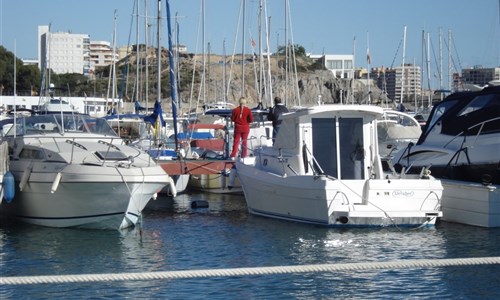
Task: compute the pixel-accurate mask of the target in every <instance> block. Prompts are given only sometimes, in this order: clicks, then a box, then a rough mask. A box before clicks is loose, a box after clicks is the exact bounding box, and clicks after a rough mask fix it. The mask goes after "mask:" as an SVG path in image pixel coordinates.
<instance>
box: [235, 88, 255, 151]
mask: <svg viewBox="0 0 500 300" xmlns="http://www.w3.org/2000/svg"><path fill="white" fill-rule="evenodd" d="M246 104H247V99H246V98H245V97H241V98H240V106H238V107H236V108H235V109H233V111H232V113H231V121H233V123H234V140H233V151H232V152H231V159H233V160H234V159H235V157H236V155H237V154H238V147H239V145H240V141H241V157H242V158H243V157H246V156H247V153H248V151H247V139H248V134H249V133H250V123H252V122H253V115H252V111H251V110H250V108H248V107H247V106H245V105H246Z"/></svg>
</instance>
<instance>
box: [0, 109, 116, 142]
mask: <svg viewBox="0 0 500 300" xmlns="http://www.w3.org/2000/svg"><path fill="white" fill-rule="evenodd" d="M54 132H57V133H62V134H64V133H69V132H74V133H94V134H102V135H107V136H113V137H114V136H117V135H116V133H115V131H113V129H112V128H111V126H109V124H108V122H107V121H106V120H104V119H102V118H91V117H89V116H87V115H79V114H64V115H61V114H47V115H39V116H31V117H24V118H19V119H17V122H16V125H15V126H12V127H11V128H10V130H9V131H8V132H7V133H6V134H5V136H14V135H26V134H47V133H54Z"/></svg>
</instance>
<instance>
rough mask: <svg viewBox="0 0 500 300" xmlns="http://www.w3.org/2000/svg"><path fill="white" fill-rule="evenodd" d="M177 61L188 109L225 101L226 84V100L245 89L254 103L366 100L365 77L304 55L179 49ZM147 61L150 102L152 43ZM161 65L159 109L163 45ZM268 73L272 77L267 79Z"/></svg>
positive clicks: (165, 85)
mask: <svg viewBox="0 0 500 300" xmlns="http://www.w3.org/2000/svg"><path fill="white" fill-rule="evenodd" d="M177 61H178V67H177V70H178V71H177V77H178V85H179V86H180V91H181V93H180V99H181V101H182V111H181V112H186V111H188V110H190V111H193V110H195V109H196V108H197V107H198V108H199V107H201V106H202V105H203V104H209V103H214V102H220V101H224V90H227V98H226V99H227V101H228V102H230V103H233V104H236V103H237V102H238V99H239V98H240V97H241V96H242V95H244V96H246V97H248V98H249V100H250V101H249V106H251V107H252V106H257V104H258V102H259V99H260V100H261V101H262V103H263V105H264V107H267V106H270V105H272V101H271V93H272V96H273V97H274V96H280V97H281V98H282V99H284V100H285V101H286V104H287V106H289V107H293V106H311V105H314V104H316V103H318V102H319V101H321V102H322V103H366V102H367V100H368V93H369V92H368V87H367V85H366V80H348V79H338V78H335V77H334V76H333V74H332V73H331V72H330V71H328V70H325V69H324V68H323V67H322V66H321V64H318V63H317V62H315V61H313V60H312V59H310V58H308V57H300V58H297V59H295V63H289V64H288V65H289V67H286V65H287V64H285V57H280V56H274V55H273V56H271V57H270V59H269V60H268V59H267V58H264V59H263V60H262V62H260V61H259V59H258V57H256V56H252V55H247V56H245V60H244V61H243V60H242V56H241V55H235V56H234V57H231V56H227V57H224V56H220V55H205V60H204V59H203V56H202V55H193V54H188V55H182V56H181V57H179V58H178V60H177ZM242 61H243V63H242ZM128 62H129V64H130V65H131V66H134V65H136V64H137V62H136V59H135V56H133V57H130V58H129V59H128ZM224 62H225V63H224ZM139 65H140V66H142V67H141V68H142V69H141V70H142V71H143V70H144V66H145V65H146V58H145V55H142V56H140V60H139ZM147 65H149V68H148V73H149V77H148V78H149V79H148V89H147V91H148V93H149V94H148V99H149V102H150V103H153V102H154V101H155V99H156V91H157V83H156V82H157V80H156V77H157V75H156V69H157V67H156V53H155V51H154V49H151V51H149V52H148V60H147ZM161 69H162V97H161V98H162V99H164V100H162V103H163V106H164V109H169V108H170V103H171V101H170V100H171V97H170V95H171V93H170V78H169V73H170V70H169V64H168V52H167V51H165V50H164V51H163V52H162V68H161ZM261 69H262V71H260V70H261ZM269 69H270V71H269ZM203 70H205V72H203ZM142 71H141V72H142ZM134 72H135V71H134V70H129V79H128V81H129V82H134V80H135V73H134ZM242 74H244V76H242ZM269 74H270V77H271V79H269ZM144 78H145V76H142V79H141V81H140V83H139V84H140V86H144V85H145V80H144ZM259 78H263V79H262V84H261V85H260V86H261V88H260V89H262V92H261V95H259V93H258V90H259V85H258V84H257V83H258V82H259ZM269 82H271V83H269ZM203 83H204V84H203ZM269 86H271V88H272V89H270V88H269ZM224 87H226V88H224ZM139 89H140V90H141V88H139ZM145 90H146V89H145ZM370 90H371V92H370V95H371V97H370V98H371V102H372V103H378V102H384V101H385V99H383V94H382V92H381V91H380V90H379V89H378V88H377V87H375V86H373V85H372V86H371V87H370ZM271 91H272V92H271ZM142 97H143V96H142ZM129 98H130V96H129ZM165 98H166V99H165ZM177 98H179V96H177Z"/></svg>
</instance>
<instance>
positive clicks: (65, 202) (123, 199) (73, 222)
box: [2, 163, 168, 229]
mask: <svg viewBox="0 0 500 300" xmlns="http://www.w3.org/2000/svg"><path fill="white" fill-rule="evenodd" d="M21 169H22V168H21ZM11 170H12V171H13V173H14V176H15V178H16V189H17V190H16V197H15V198H14V200H13V201H12V203H10V204H5V205H2V210H3V213H5V214H8V215H11V216H14V217H16V218H18V219H20V220H22V221H24V222H27V223H31V224H36V225H42V226H48V227H84V228H99V229H117V228H120V229H124V228H127V227H130V226H134V225H136V223H137V222H138V218H139V216H140V214H141V211H142V210H143V208H144V207H145V206H146V204H147V203H148V201H149V200H150V199H151V195H154V194H155V193H157V192H158V191H159V190H161V189H162V188H163V187H164V186H165V181H166V180H167V178H168V175H166V174H165V172H164V171H163V170H162V169H161V168H160V167H147V168H142V170H141V169H126V170H117V169H113V168H106V169H105V168H102V167H97V166H78V165H69V166H67V167H66V168H65V169H64V170H63V171H62V172H61V173H60V174H61V179H60V182H59V184H58V185H57V189H56V190H55V191H54V192H53V193H52V192H51V190H52V188H53V186H54V180H55V178H56V173H52V172H49V173H47V172H39V170H38V169H37V165H35V166H33V171H31V174H30V175H29V180H28V181H27V182H26V184H25V185H24V187H23V190H22V191H20V190H19V185H20V181H21V178H22V176H23V173H24V172H21V171H19V170H16V163H11ZM105 171H107V172H105ZM103 172H105V173H103ZM141 173H148V175H147V176H144V174H141Z"/></svg>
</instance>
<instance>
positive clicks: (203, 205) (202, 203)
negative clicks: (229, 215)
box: [191, 200, 208, 208]
mask: <svg viewBox="0 0 500 300" xmlns="http://www.w3.org/2000/svg"><path fill="white" fill-rule="evenodd" d="M207 207H208V201H206V200H195V201H193V202H191V208H207Z"/></svg>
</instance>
